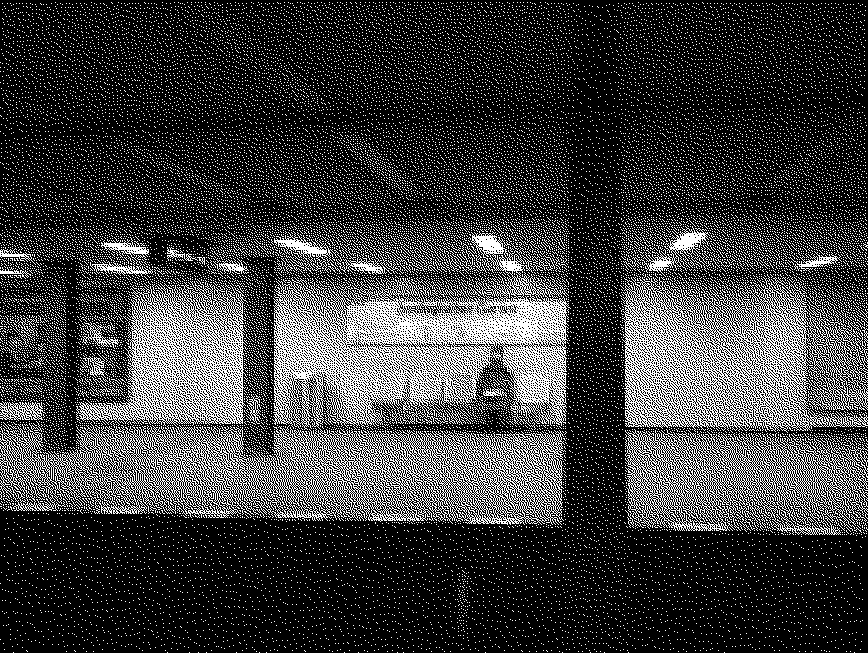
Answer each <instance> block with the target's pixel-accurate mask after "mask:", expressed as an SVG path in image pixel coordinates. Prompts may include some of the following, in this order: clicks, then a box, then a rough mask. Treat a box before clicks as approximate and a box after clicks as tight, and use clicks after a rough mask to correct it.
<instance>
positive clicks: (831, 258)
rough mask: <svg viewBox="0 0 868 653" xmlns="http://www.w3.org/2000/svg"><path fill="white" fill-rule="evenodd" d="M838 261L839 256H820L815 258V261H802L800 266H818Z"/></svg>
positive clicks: (803, 267) (804, 267)
mask: <svg viewBox="0 0 868 653" xmlns="http://www.w3.org/2000/svg"><path fill="white" fill-rule="evenodd" d="M837 261H838V257H837V256H821V257H820V258H817V259H814V260H813V261H808V262H807V263H801V264H800V265H799V267H800V268H802V269H806V268H818V267H820V266H823V265H829V264H830V263H836V262H837Z"/></svg>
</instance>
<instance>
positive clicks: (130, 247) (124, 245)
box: [102, 243, 148, 256]
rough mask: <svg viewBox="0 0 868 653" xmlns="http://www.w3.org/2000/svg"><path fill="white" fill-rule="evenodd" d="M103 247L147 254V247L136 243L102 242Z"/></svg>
mask: <svg viewBox="0 0 868 653" xmlns="http://www.w3.org/2000/svg"><path fill="white" fill-rule="evenodd" d="M102 246H103V247H105V248H106V249H113V250H116V251H118V252H128V253H130V254H142V255H145V256H147V254H148V248H147V247H138V246H136V245H129V244H127V243H103V244H102Z"/></svg>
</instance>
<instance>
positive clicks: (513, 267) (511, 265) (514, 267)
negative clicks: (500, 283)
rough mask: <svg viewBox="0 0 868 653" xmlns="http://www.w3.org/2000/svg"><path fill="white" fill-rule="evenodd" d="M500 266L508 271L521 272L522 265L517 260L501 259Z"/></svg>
mask: <svg viewBox="0 0 868 653" xmlns="http://www.w3.org/2000/svg"><path fill="white" fill-rule="evenodd" d="M500 266H501V267H502V268H503V269H504V270H506V271H507V272H521V266H520V265H519V264H518V263H516V262H515V261H501V262H500Z"/></svg>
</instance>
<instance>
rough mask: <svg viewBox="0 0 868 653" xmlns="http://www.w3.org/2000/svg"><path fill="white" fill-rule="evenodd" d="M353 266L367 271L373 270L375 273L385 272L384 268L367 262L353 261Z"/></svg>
mask: <svg viewBox="0 0 868 653" xmlns="http://www.w3.org/2000/svg"><path fill="white" fill-rule="evenodd" d="M352 266H353V267H354V268H356V269H357V270H363V271H365V272H373V273H375V274H382V273H383V268H381V267H378V266H376V265H368V264H367V263H353V264H352Z"/></svg>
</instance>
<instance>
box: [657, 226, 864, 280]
mask: <svg viewBox="0 0 868 653" xmlns="http://www.w3.org/2000/svg"><path fill="white" fill-rule="evenodd" d="M706 237H707V234H705V233H702V232H690V233H686V234H684V235H683V236H681V237H680V238H679V239H678V240H676V241H675V242H674V243H672V245H670V246H669V249H670V251H673V252H679V251H685V250H688V249H693V248H694V247H696V246H697V245H698V244H699V243H701V242H702V241H704V240H705V239H706ZM865 248H866V249H868V244H866V245H865ZM837 262H838V257H837V256H820V257H818V258H816V259H814V260H812V261H807V262H805V263H799V264H798V265H797V266H796V267H797V268H799V269H801V270H807V269H811V268H819V267H823V266H826V265H831V264H832V263H837ZM671 265H672V259H668V258H667V259H658V260H656V261H653V262H652V263H651V265H650V266H649V267H648V269H649V270H651V271H652V272H656V271H660V270H665V269H666V268H668V267H670V266H671Z"/></svg>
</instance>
